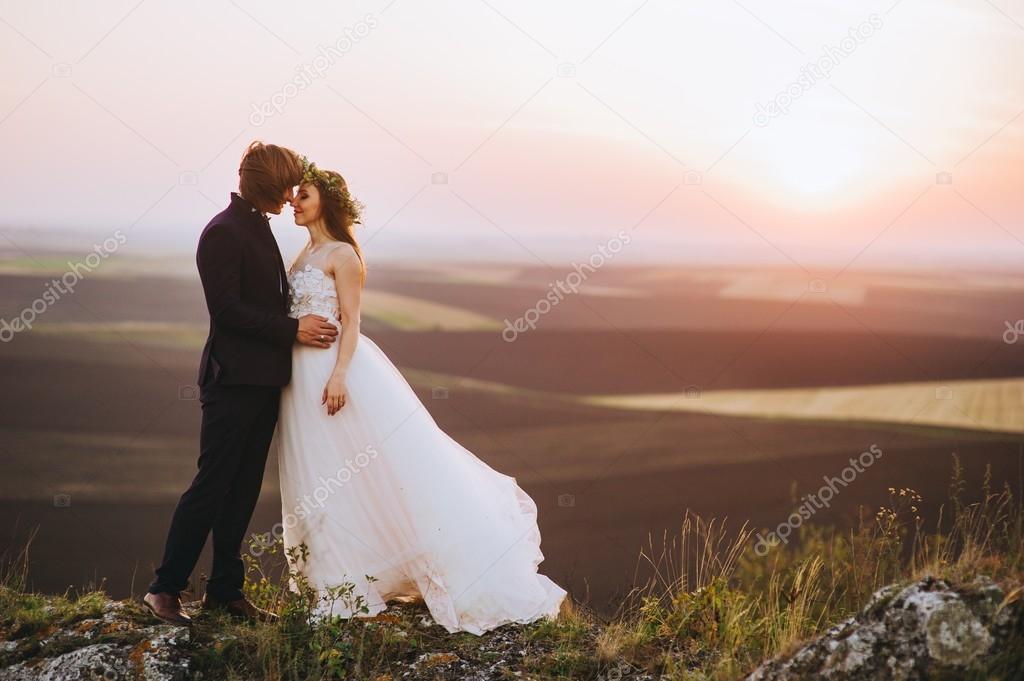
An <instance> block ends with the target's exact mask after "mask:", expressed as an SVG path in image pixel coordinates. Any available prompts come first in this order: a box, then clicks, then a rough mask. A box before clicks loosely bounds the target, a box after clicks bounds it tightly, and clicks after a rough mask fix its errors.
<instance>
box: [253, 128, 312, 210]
mask: <svg viewBox="0 0 1024 681" xmlns="http://www.w3.org/2000/svg"><path fill="white" fill-rule="evenodd" d="M301 180H302V159H301V158H300V157H299V155H298V154H296V153H295V152H294V151H292V150H291V149H288V148H286V147H279V146H277V145H276V144H264V143H263V142H260V141H259V140H257V141H255V142H253V143H252V144H250V145H249V148H248V149H246V150H245V153H244V154H243V155H242V162H241V164H240V165H239V166H238V191H239V193H241V195H242V196H244V197H245V198H246V200H248V201H250V202H251V203H252V204H253V205H254V206H256V207H257V208H259V209H260V210H267V209H269V208H275V209H276V208H277V207H278V206H279V205H280V204H281V197H282V196H284V193H285V192H286V191H287V190H288V188H289V187H294V186H295V185H297V184H299V183H300V182H301Z"/></svg>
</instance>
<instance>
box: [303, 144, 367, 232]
mask: <svg viewBox="0 0 1024 681" xmlns="http://www.w3.org/2000/svg"><path fill="white" fill-rule="evenodd" d="M301 159H302V183H303V184H305V183H307V182H308V183H311V184H315V185H316V186H317V189H319V190H320V191H321V192H324V193H326V194H328V195H329V196H331V198H333V199H335V200H337V201H340V202H341V205H342V207H343V208H344V209H345V212H347V213H348V214H349V215H351V216H352V221H353V222H355V223H356V224H362V219H361V218H362V213H363V208H365V207H366V206H365V205H364V204H363V202H362V201H359V200H358V199H354V198H352V195H351V194H350V193H349V191H348V187H345V186H343V185H342V183H341V181H340V180H339V179H338V177H337V176H336V175H329V174H327V173H325V172H324V171H322V170H320V169H319V168H317V167H316V163H313V162H312V161H310V160H309V159H308V158H306V157H305V156H303V157H301Z"/></svg>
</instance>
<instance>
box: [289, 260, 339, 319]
mask: <svg viewBox="0 0 1024 681" xmlns="http://www.w3.org/2000/svg"><path fill="white" fill-rule="evenodd" d="M288 286H290V287H291V291H290V292H289V294H288V316H289V317H295V318H299V317H301V316H303V315H307V314H319V315H323V316H324V317H327V318H328V319H331V320H334V321H337V320H338V293H337V291H335V288H334V279H333V278H332V277H329V276H327V274H326V273H325V272H324V271H323V270H321V269H319V268H316V267H313V266H312V265H306V266H305V267H303V268H302V269H301V270H296V271H293V272H289V273H288Z"/></svg>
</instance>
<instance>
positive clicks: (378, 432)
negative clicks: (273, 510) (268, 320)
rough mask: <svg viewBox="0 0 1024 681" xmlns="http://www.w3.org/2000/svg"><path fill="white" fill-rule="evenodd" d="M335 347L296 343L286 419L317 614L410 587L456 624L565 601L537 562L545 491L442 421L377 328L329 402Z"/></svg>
mask: <svg viewBox="0 0 1024 681" xmlns="http://www.w3.org/2000/svg"><path fill="white" fill-rule="evenodd" d="M336 348H337V346H336V345H335V346H333V347H332V348H330V349H320V348H311V347H308V346H304V345H298V344H297V345H296V346H295V349H294V351H293V358H292V379H291V383H290V384H289V385H288V386H286V387H285V388H284V390H283V392H282V394H281V411H280V416H279V420H278V426H277V432H276V433H275V443H276V446H277V447H278V461H279V465H280V483H281V502H282V524H283V528H284V529H283V541H284V545H285V548H286V549H288V548H292V547H298V546H299V545H301V544H305V545H306V549H308V554H307V555H306V558H305V560H303V561H299V562H296V563H293V567H294V568H295V569H296V570H298V571H299V572H301V573H302V575H303V576H304V577H305V579H306V580H307V581H308V583H309V584H310V585H311V586H313V587H314V588H316V589H317V590H318V592H320V593H321V594H322V599H321V601H320V603H319V604H318V606H317V610H316V613H315V614H316V616H318V617H320V616H333V615H340V616H343V617H352V616H358V615H360V614H361V613H363V614H368V615H375V614H377V613H379V612H381V611H382V610H384V609H385V608H386V603H387V601H388V600H390V599H392V598H395V597H402V596H405V597H414V598H415V597H421V598H422V599H423V600H424V602H425V603H426V605H427V607H428V608H429V610H430V613H431V615H432V616H433V618H434V620H435V621H436V622H437V623H438V624H440V625H441V626H443V627H444V628H445V629H447V630H448V631H450V632H455V631H466V632H470V633H473V634H482V633H483V632H485V631H487V630H489V629H493V628H494V627H497V626H500V625H502V624H506V623H509V622H520V623H526V622H531V621H534V620H536V619H539V618H542V617H554V616H555V615H557V614H558V610H559V606H560V604H561V602H562V600H563V599H564V597H565V595H566V592H565V591H564V590H563V589H562V588H561V587H559V586H558V585H556V584H555V583H554V582H552V581H551V580H550V579H548V578H547V577H545V576H544V575H541V574H539V573H538V571H537V566H538V564H539V563H540V562H541V561H542V560H543V559H544V556H543V554H542V553H541V550H540V541H541V538H540V531H539V530H538V528H537V507H536V504H535V503H534V502H533V500H532V499H531V498H530V497H529V496H528V495H527V494H526V492H524V491H523V490H522V489H520V487H519V486H518V485H517V484H516V481H515V479H514V478H512V477H510V476H507V475H503V474H502V473H499V472H497V471H495V470H494V469H492V468H490V467H489V466H488V465H487V464H485V463H484V462H483V461H481V460H480V459H478V458H477V457H476V456H474V455H473V454H472V452H470V451H468V450H467V449H465V448H464V447H462V446H461V445H460V444H459V443H457V442H456V441H455V440H453V439H452V438H450V437H449V436H448V435H447V434H446V433H445V432H444V431H442V430H441V429H440V428H439V427H438V426H437V424H436V423H435V422H434V419H433V418H432V417H431V416H430V414H429V413H428V412H427V409H426V407H425V406H424V405H423V403H422V402H421V401H420V400H419V398H418V397H417V396H416V394H415V393H414V392H413V390H412V388H411V387H410V386H409V384H408V382H406V380H405V378H404V377H403V376H402V374H401V373H400V372H399V371H398V369H397V368H396V367H395V366H394V364H392V363H391V361H390V360H389V359H388V358H387V356H386V355H385V354H384V353H383V352H382V351H381V349H380V348H379V347H378V346H377V345H376V344H375V343H374V342H373V341H372V340H371V339H369V338H367V337H366V336H363V335H361V334H360V336H359V342H358V343H357V345H356V350H355V354H354V355H353V358H352V361H351V363H350V365H349V369H348V375H347V379H346V387H347V389H348V397H347V401H346V405H345V407H343V408H342V410H341V411H340V412H338V413H337V414H335V415H334V416H328V414H327V408H326V406H324V405H322V404H321V401H320V400H321V396H322V393H323V389H324V386H325V385H326V383H327V380H328V377H329V376H330V374H331V372H332V370H333V368H334V364H335V360H336V357H337V349H336ZM293 588H295V586H294V585H293Z"/></svg>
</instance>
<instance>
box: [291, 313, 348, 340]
mask: <svg viewBox="0 0 1024 681" xmlns="http://www.w3.org/2000/svg"><path fill="white" fill-rule="evenodd" d="M337 338H338V327H336V326H334V324H331V323H330V322H329V321H327V317H322V316H320V315H318V314H308V315H305V316H303V317H299V332H298V333H297V334H296V335H295V340H297V341H299V342H300V343H302V344H303V345H311V346H313V347H314V348H329V347H331V343H333V342H334V341H335V340H337Z"/></svg>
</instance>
